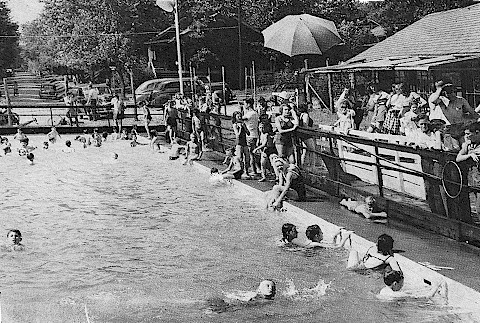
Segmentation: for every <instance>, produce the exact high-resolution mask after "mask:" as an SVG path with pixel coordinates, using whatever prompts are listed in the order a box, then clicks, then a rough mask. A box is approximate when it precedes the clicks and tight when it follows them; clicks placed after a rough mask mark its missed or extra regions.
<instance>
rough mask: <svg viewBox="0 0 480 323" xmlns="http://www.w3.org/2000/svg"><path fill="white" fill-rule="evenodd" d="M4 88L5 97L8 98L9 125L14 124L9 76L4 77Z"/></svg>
mask: <svg viewBox="0 0 480 323" xmlns="http://www.w3.org/2000/svg"><path fill="white" fill-rule="evenodd" d="M3 88H4V89H5V99H6V100H7V114H8V125H9V126H12V124H13V120H12V104H11V103H10V94H8V84H7V78H4V79H3Z"/></svg>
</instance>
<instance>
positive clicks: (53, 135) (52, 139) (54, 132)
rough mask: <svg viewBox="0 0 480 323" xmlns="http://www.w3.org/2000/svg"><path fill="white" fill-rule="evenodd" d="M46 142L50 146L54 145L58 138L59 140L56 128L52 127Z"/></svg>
mask: <svg viewBox="0 0 480 323" xmlns="http://www.w3.org/2000/svg"><path fill="white" fill-rule="evenodd" d="M47 138H48V141H49V142H50V143H52V144H54V143H56V142H57V140H58V138H61V136H60V134H59V133H58V131H57V128H55V127H52V128H51V129H50V132H49V133H48V134H47Z"/></svg>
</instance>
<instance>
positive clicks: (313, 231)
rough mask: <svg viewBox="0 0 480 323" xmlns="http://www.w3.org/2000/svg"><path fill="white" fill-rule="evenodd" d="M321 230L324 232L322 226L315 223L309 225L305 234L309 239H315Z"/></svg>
mask: <svg viewBox="0 0 480 323" xmlns="http://www.w3.org/2000/svg"><path fill="white" fill-rule="evenodd" d="M320 232H322V229H320V226H318V225H317V224H313V225H310V226H308V227H307V230H306V231H305V236H306V237H307V238H308V239H310V240H313V238H314V237H315V236H316V235H319V234H320Z"/></svg>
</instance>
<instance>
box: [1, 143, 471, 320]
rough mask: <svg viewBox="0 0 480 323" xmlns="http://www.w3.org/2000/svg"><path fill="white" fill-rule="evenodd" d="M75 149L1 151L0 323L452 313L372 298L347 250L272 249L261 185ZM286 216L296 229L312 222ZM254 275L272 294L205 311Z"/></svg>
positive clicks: (253, 282)
mask: <svg viewBox="0 0 480 323" xmlns="http://www.w3.org/2000/svg"><path fill="white" fill-rule="evenodd" d="M43 139H44V138H43V137H33V138H31V141H32V143H33V145H36V146H39V147H41V142H42V141H43ZM65 139H73V137H72V138H69V137H68V136H67V138H65V137H62V140H65ZM73 146H74V148H75V149H76V152H74V153H69V154H67V153H62V152H61V151H60V150H61V147H62V143H60V142H59V143H57V144H55V145H52V147H51V149H49V150H46V151H44V150H41V148H39V149H37V150H36V151H34V154H35V164H34V165H29V164H28V163H27V162H26V159H25V157H20V156H17V155H15V154H11V155H9V156H7V157H0V175H1V177H2V185H1V186H0V196H1V200H0V201H1V202H0V206H1V208H0V223H1V224H2V229H3V233H1V234H5V235H6V233H7V230H8V229H10V228H17V229H20V230H21V231H22V235H23V241H22V242H23V244H24V245H25V246H26V250H25V251H24V252H8V251H2V252H1V259H2V266H1V267H0V283H1V285H0V286H1V287H0V291H1V299H0V304H1V313H2V322H4V323H9V322H22V323H23V322H87V315H86V312H88V317H89V319H90V322H112V323H113V322H132V323H133V322H135V323H138V322H311V321H314V322H351V321H355V322H386V321H395V322H455V321H462V317H461V316H460V314H455V313H454V312H453V311H452V310H451V309H450V308H448V307H446V306H443V305H442V304H441V302H436V301H425V300H417V301H413V300H408V301H406V300H403V301H390V302H387V301H380V300H378V299H377V298H376V297H375V294H376V293H378V291H379V290H380V288H381V287H382V284H383V282H382V279H381V278H380V276H378V275H369V276H363V275H359V274H356V273H352V272H348V271H346V270H345V269H344V268H345V265H346V259H347V251H346V250H343V249H341V250H316V251H304V250H299V249H288V248H280V247H278V246H277V241H278V240H279V238H280V236H281V226H282V224H283V223H284V222H288V221H291V216H290V215H289V213H288V212H283V213H272V212H268V211H265V210H264V209H263V208H262V203H261V194H258V193H257V194H253V193H250V192H247V191H245V190H242V189H239V187H238V186H237V187H236V186H235V185H233V186H220V187H218V186H211V185H210V184H209V183H208V174H207V173H206V172H204V171H201V170H199V168H198V167H191V166H183V165H181V162H182V161H183V160H176V161H170V160H168V156H167V153H163V154H162V153H156V152H152V151H150V150H149V148H148V146H137V147H134V148H132V147H130V145H129V142H128V141H112V142H108V141H107V142H106V143H104V145H103V146H102V147H100V148H95V147H89V148H87V149H83V148H81V147H80V145H79V144H78V143H77V142H74V144H73ZM113 152H116V153H118V155H119V159H118V160H117V161H116V162H115V161H113V159H112V158H111V155H112V153H113ZM326 211H328V210H326ZM297 224H298V226H299V237H300V236H301V237H304V232H305V228H306V226H307V225H310V224H312V223H297ZM4 238H5V236H4ZM263 279H272V280H274V281H276V282H277V297H276V298H275V300H274V301H271V302H266V303H262V304H258V305H255V306H253V305H252V306H237V307H234V308H231V309H229V310H226V311H224V312H222V313H212V312H211V311H208V310H207V306H206V300H207V299H209V298H212V297H220V298H226V297H227V296H228V295H229V294H235V293H241V291H254V290H255V289H256V287H257V285H258V283H259V282H260V281H261V280H263Z"/></svg>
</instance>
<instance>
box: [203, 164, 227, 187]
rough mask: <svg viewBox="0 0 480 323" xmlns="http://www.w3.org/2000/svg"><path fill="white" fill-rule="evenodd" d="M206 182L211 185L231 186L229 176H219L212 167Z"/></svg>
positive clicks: (216, 169) (216, 170)
mask: <svg viewBox="0 0 480 323" xmlns="http://www.w3.org/2000/svg"><path fill="white" fill-rule="evenodd" d="M208 182H209V183H210V184H212V185H221V184H233V183H232V179H231V177H230V175H229V174H223V175H222V174H220V172H219V171H218V168H216V167H212V168H211V169H210V178H209V179H208Z"/></svg>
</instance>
